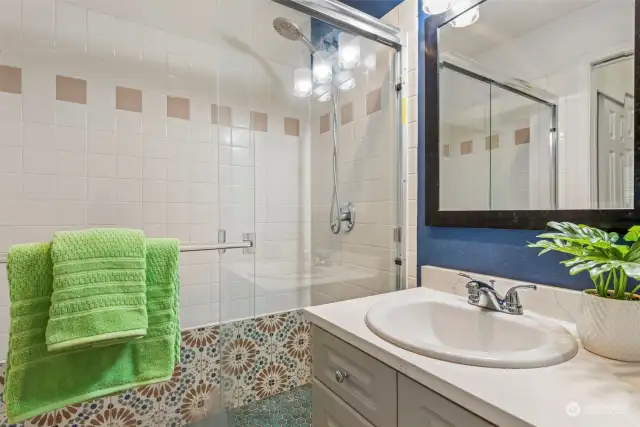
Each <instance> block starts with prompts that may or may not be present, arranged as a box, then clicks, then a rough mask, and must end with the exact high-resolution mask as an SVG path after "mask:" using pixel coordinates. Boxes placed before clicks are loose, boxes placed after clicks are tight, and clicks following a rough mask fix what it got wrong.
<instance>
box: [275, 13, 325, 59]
mask: <svg viewBox="0 0 640 427" xmlns="http://www.w3.org/2000/svg"><path fill="white" fill-rule="evenodd" d="M273 29H274V30H276V32H277V33H278V34H280V35H281V36H282V37H284V38H285V39H287V40H291V41H301V42H302V43H304V44H305V45H306V46H307V48H308V49H309V51H310V52H311V53H312V54H313V53H314V52H315V51H316V50H315V48H314V47H313V44H312V43H311V40H309V39H308V38H307V37H306V36H305V35H304V33H303V32H302V30H301V29H300V27H298V26H297V25H296V24H294V23H293V22H291V21H290V20H288V19H287V18H283V17H281V16H280V17H277V18H275V19H274V20H273Z"/></svg>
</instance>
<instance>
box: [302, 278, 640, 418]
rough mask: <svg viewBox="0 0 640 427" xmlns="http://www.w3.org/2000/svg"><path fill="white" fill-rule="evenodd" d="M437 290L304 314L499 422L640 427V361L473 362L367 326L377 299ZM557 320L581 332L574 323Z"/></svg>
mask: <svg viewBox="0 0 640 427" xmlns="http://www.w3.org/2000/svg"><path fill="white" fill-rule="evenodd" d="M430 292H438V291H434V290H430V289H426V288H417V289H411V290H406V291H401V292H395V293H391V294H384V295H376V296H372V297H367V298H360V299H355V300H350V301H344V302H339V303H334V304H328V305H323V306H318V307H310V308H307V309H305V310H304V311H305V317H306V318H307V319H308V320H309V321H311V322H312V323H314V324H316V325H318V326H319V327H321V328H322V329H325V330H326V331H328V332H330V333H331V334H333V335H335V336H337V337H338V338H341V339H342V340H344V341H346V342H348V343H349V344H351V345H353V346H355V347H357V348H359V349H360V350H362V351H364V352H365V353H368V354H370V355H371V356H373V357H375V358H376V359H378V360H380V361H382V362H384V363H386V364H387V365H389V366H391V367H393V368H394V369H396V370H397V371H399V372H401V373H403V374H405V375H407V376H408V377H410V378H412V379H414V380H415V381H417V382H419V383H421V384H422V385H424V386H426V387H428V388H430V389H432V390H434V391H436V392H437V393H440V394H441V395H443V396H445V397H447V398H448V399H450V400H452V401H454V402H456V403H458V404H459V405H461V406H463V407H465V408H467V409H468V410H469V411H471V412H474V413H476V414H477V415H479V416H481V417H483V418H485V419H486V420H488V421H489V422H492V423H494V424H496V425H498V426H500V427H520V426H535V427H574V426H575V427H596V426H597V427H640V363H637V364H633V363H622V362H616V361H613V360H609V359H605V358H602V357H599V356H596V355H594V354H591V353H589V352H588V351H587V350H585V349H584V348H582V347H581V348H580V350H579V352H578V354H577V355H576V357H574V358H573V359H572V360H570V361H569V362H566V363H563V364H560V365H556V366H551V367H548V368H537V369H496V368H482V367H475V366H467V365H460V364H455V363H450V362H444V361H441V360H437V359H431V358H428V357H424V356H421V355H418V354H415V353H412V352H410V351H406V350H403V349H401V348H399V347H396V346H394V345H392V344H390V343H388V342H386V341H384V340H383V339H382V338H379V337H378V336H377V335H374V334H373V332H371V331H370V330H369V328H368V327H367V326H366V324H365V321H364V318H365V315H366V313H367V311H368V310H369V308H370V307H371V306H373V305H374V304H377V303H379V302H382V301H389V302H391V301H398V300H401V299H408V300H411V299H412V298H414V297H415V296H416V295H420V297H424V295H425V293H430ZM452 297H454V298H462V297H459V296H453V295H452ZM556 321H557V320H556ZM557 322H559V323H561V324H563V325H564V326H565V327H567V329H569V330H570V331H571V332H572V333H575V327H574V325H572V324H571V323H567V322H560V321H557ZM416 327H417V328H419V327H420V325H416ZM621 327H627V328H633V327H636V328H637V327H638V326H637V325H633V326H632V325H622V326H621Z"/></svg>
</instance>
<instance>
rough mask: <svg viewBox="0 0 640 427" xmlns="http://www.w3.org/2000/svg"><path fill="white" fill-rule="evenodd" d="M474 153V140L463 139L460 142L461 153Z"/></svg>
mask: <svg viewBox="0 0 640 427" xmlns="http://www.w3.org/2000/svg"><path fill="white" fill-rule="evenodd" d="M471 153H473V141H471V140H469V141H462V142H461V143H460V154H462V155H465V154H471Z"/></svg>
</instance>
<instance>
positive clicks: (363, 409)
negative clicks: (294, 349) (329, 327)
mask: <svg viewBox="0 0 640 427" xmlns="http://www.w3.org/2000/svg"><path fill="white" fill-rule="evenodd" d="M312 345H313V374H314V376H315V377H316V378H317V379H318V380H320V381H321V382H322V383H323V384H324V385H325V386H327V387H328V388H329V389H330V390H331V391H332V392H334V393H335V394H337V395H338V396H339V397H340V398H341V399H342V400H344V401H345V402H346V403H347V404H348V405H349V406H351V407H352V408H354V409H355V410H356V411H358V412H359V413H360V414H361V415H362V416H363V417H365V418H366V419H367V420H369V422H371V423H372V424H374V425H375V426H377V427H396V426H397V422H398V420H397V413H398V412H397V409H398V406H397V393H398V389H397V379H396V371H395V370H393V369H391V368H390V367H388V366H387V365H385V364H384V363H382V362H380V361H378V360H376V359H374V358H373V357H371V356H369V355H368V354H366V353H364V352H362V351H360V350H358V349H357V348H355V347H353V346H352V345H350V344H348V343H346V342H344V341H342V340H340V339H338V338H336V337H334V336H333V335H331V334H330V333H328V332H326V331H324V330H322V329H320V328H318V327H314V328H313V343H312Z"/></svg>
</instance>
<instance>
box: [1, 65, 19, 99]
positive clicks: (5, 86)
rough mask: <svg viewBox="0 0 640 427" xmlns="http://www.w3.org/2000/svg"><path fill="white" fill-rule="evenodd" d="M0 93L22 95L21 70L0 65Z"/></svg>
mask: <svg viewBox="0 0 640 427" xmlns="http://www.w3.org/2000/svg"><path fill="white" fill-rule="evenodd" d="M0 92H8V93H22V69H21V68H16V67H9V66H7V65H0Z"/></svg>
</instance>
